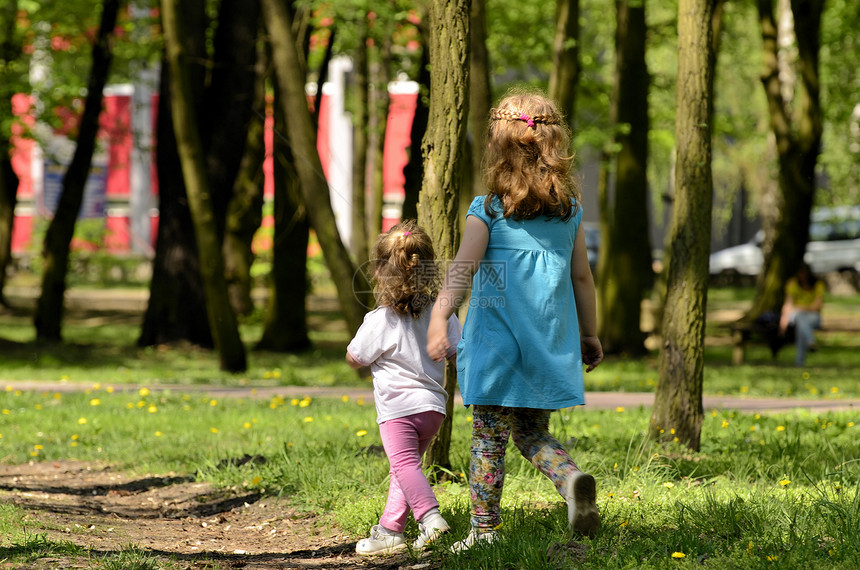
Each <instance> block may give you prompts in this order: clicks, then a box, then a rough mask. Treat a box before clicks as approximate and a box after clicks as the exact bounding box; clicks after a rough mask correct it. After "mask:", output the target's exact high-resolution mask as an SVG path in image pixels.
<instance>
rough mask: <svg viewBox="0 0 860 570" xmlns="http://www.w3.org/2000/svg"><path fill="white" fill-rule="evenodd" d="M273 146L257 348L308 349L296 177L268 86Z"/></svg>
mask: <svg viewBox="0 0 860 570" xmlns="http://www.w3.org/2000/svg"><path fill="white" fill-rule="evenodd" d="M274 92H275V100H274V104H273V107H274V114H275V137H274V140H275V144H274V150H273V153H272V155H273V161H272V162H273V165H272V166H273V171H272V173H273V175H274V179H275V204H274V206H275V214H274V217H275V228H274V232H275V236H274V242H273V245H272V270H271V273H270V275H269V303H268V306H267V307H266V318H265V323H264V325H263V335H262V337H261V338H260V342H259V343H258V344H257V349H258V350H271V351H276V352H292V351H299V350H303V349H305V348H308V347H309V346H310V345H311V341H310V339H309V338H308V326H307V309H306V300H307V290H308V272H307V259H308V232H309V230H310V227H309V226H308V217H307V212H306V211H305V207H304V204H302V198H301V188H300V187H299V184H300V182H299V177H298V173H297V172H296V166H295V160H294V158H293V154H292V152H291V150H290V145H289V143H288V141H287V140H286V138H285V135H284V133H285V131H286V120H285V118H284V105H283V104H282V103H281V100H280V99H281V91H280V89H279V88H278V86H277V84H276V85H275V86H274Z"/></svg>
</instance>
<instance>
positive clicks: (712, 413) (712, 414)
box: [711, 410, 717, 418]
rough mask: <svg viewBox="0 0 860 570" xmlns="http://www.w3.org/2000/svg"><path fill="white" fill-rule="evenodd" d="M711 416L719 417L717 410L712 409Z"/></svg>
mask: <svg viewBox="0 0 860 570" xmlns="http://www.w3.org/2000/svg"><path fill="white" fill-rule="evenodd" d="M711 417H712V418H715V417H717V410H712V411H711Z"/></svg>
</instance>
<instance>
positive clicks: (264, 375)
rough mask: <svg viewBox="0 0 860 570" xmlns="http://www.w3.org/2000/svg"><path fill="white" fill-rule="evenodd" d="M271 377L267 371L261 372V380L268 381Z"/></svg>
mask: <svg viewBox="0 0 860 570" xmlns="http://www.w3.org/2000/svg"><path fill="white" fill-rule="evenodd" d="M271 377H272V373H271V372H270V371H269V370H266V371H265V372H263V378H264V379H266V380H268V379H269V378H271Z"/></svg>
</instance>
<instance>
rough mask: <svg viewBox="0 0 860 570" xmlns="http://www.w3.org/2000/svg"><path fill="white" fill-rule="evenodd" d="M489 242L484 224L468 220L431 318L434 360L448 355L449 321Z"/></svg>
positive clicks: (429, 335)
mask: <svg viewBox="0 0 860 570" xmlns="http://www.w3.org/2000/svg"><path fill="white" fill-rule="evenodd" d="M489 241H490V230H489V228H488V227H487V224H486V223H484V221H483V220H481V219H480V218H478V217H477V216H468V217H467V218H466V228H465V229H464V230H463V239H462V240H460V249H459V250H458V251H457V257H456V258H454V261H453V262H452V263H451V266H450V267H449V268H448V271H447V273H446V274H445V282H444V283H443V285H442V290H441V291H439V296H438V297H436V303H435V304H434V305H433V312H432V313H431V314H430V325H429V327H428V329H427V352H428V354H430V357H431V358H432V359H433V360H437V361H438V360H442V359H443V358H445V355H446V354H447V353H448V349H449V348H450V346H449V343H448V318H449V317H450V316H451V315H453V314H454V311H455V310H456V309H457V307H459V306H460V304H461V303H462V302H463V299H464V298H465V296H466V291H468V289H469V286H470V285H471V284H472V277H473V276H474V275H475V271H477V269H478V265H479V264H480V263H481V260H482V259H484V254H485V253H486V251H487V243H488V242H489Z"/></svg>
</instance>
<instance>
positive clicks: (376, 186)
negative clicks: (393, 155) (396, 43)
mask: <svg viewBox="0 0 860 570" xmlns="http://www.w3.org/2000/svg"><path fill="white" fill-rule="evenodd" d="M380 41H381V43H382V45H381V46H379V47H376V46H375V47H374V49H373V50H372V52H371V53H373V54H374V55H375V57H374V58H373V62H372V64H371V66H370V77H371V79H370V84H371V91H370V105H369V116H368V125H369V127H370V140H369V142H368V145H369V147H370V154H371V158H370V159H369V161H370V163H371V173H372V174H371V179H370V200H369V202H368V207H367V230H368V231H367V235H368V240H369V241H370V242H372V241H373V240H374V239H375V238H376V236H377V235H379V234H380V233H382V207H383V205H384V204H385V170H384V159H385V134H386V131H387V129H388V109H389V104H390V101H391V99H390V97H389V95H388V83H389V81H390V80H391V73H390V67H391V38H390V35H388V34H386V36H385V37H384V38H382V39H381V40H378V42H377V43H379V42H380Z"/></svg>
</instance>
